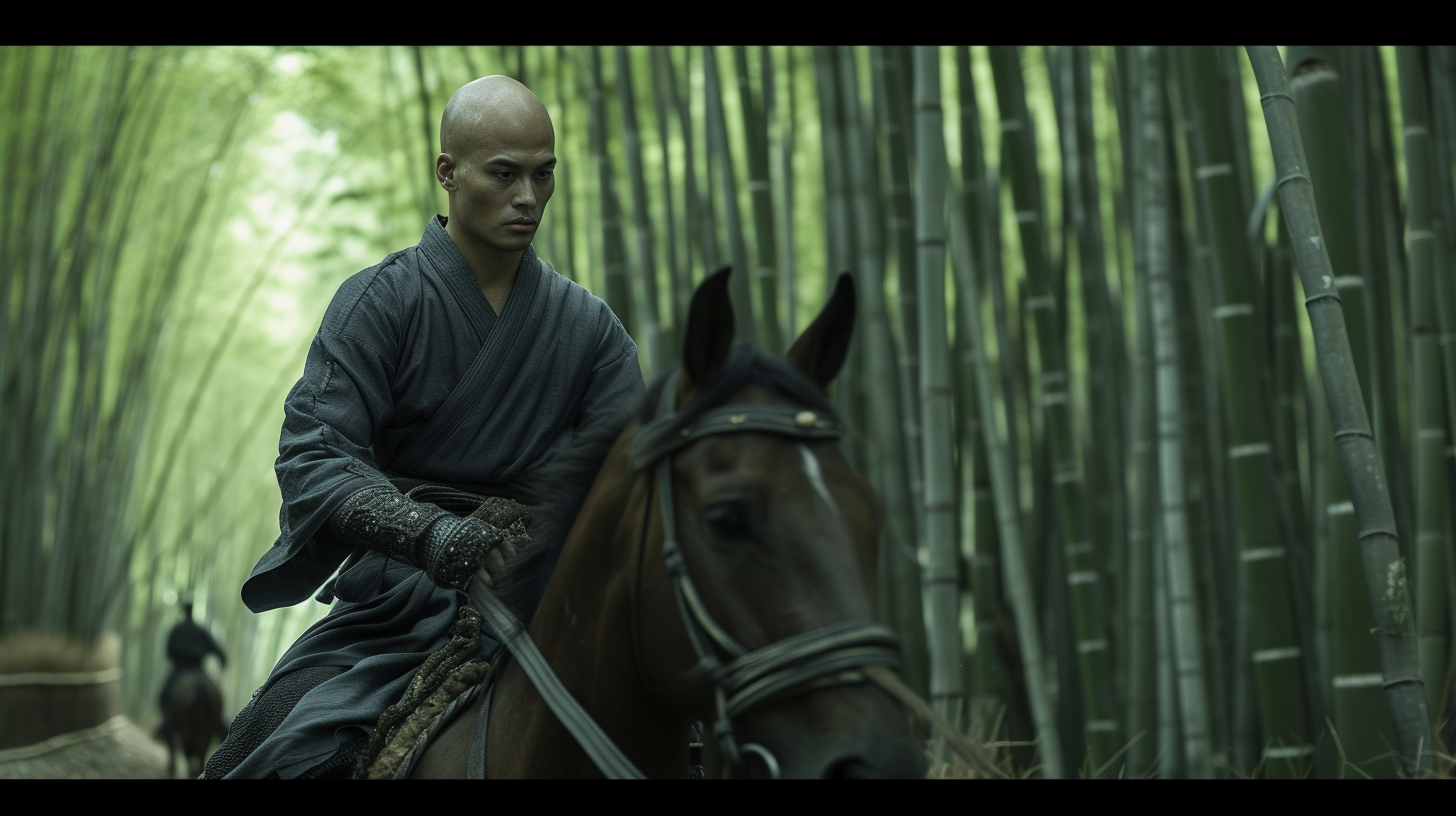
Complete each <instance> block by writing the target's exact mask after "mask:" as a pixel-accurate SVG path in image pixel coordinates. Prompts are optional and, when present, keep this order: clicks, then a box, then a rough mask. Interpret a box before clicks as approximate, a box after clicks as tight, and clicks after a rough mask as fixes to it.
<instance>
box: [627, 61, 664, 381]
mask: <svg viewBox="0 0 1456 816" xmlns="http://www.w3.org/2000/svg"><path fill="white" fill-rule="evenodd" d="M616 58H617V59H616V63H617V66H616V67H617V103H618V105H620V106H621V108H622V152H624V153H626V154H627V178H628V179H629V180H630V182H631V185H630V186H631V190H632V231H633V236H634V237H635V238H636V239H637V240H636V245H637V246H636V249H637V252H636V255H637V257H636V258H635V259H634V260H635V263H634V264H633V265H634V266H635V267H636V270H635V274H632V275H630V277H631V278H632V279H634V280H638V281H640V282H641V283H640V285H638V286H634V287H632V294H633V295H634V296H635V297H636V299H635V300H634V301H633V303H632V312H633V313H634V314H636V315H639V317H638V322H639V323H640V324H641V325H640V326H639V327H638V329H637V331H638V336H639V337H640V338H641V339H642V345H643V346H644V347H645V349H644V350H645V352H646V354H645V355H644V356H645V357H646V358H647V366H646V369H647V370H646V371H644V372H643V376H644V377H651V376H652V375H653V374H654V373H655V372H659V371H662V370H663V366H665V365H667V362H668V359H669V352H668V350H667V346H666V344H664V343H663V337H662V321H661V318H659V316H658V296H657V253H656V252H654V251H653V229H652V211H651V208H650V206H649V204H648V201H647V174H646V171H644V170H643V168H642V136H641V134H640V131H639V129H638V127H637V96H636V94H635V93H633V91H632V58H631V55H630V53H629V52H628V50H627V46H625V45H619V46H617V47H616Z"/></svg>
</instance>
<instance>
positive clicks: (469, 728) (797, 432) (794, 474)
mask: <svg viewBox="0 0 1456 816" xmlns="http://www.w3.org/2000/svg"><path fill="white" fill-rule="evenodd" d="M727 280H728V270H726V269H725V270H722V271H720V272H718V273H717V274H715V275H712V276H710V277H709V278H708V279H707V280H706V281H704V283H703V284H702V285H701V286H700V287H699V288H698V291H697V292H696V293H695V294H694V296H693V301H692V306H691V312H690V315H689V318H688V322H687V329H686V332H685V339H684V348H683V359H682V362H681V365H680V366H679V367H678V368H677V369H675V370H674V371H673V372H670V373H669V374H668V375H665V377H664V378H663V379H661V380H659V381H658V382H657V383H655V384H654V386H653V387H652V388H651V389H649V391H648V398H647V400H646V404H645V406H644V409H643V412H642V414H641V415H640V416H639V417H638V421H636V422H633V423H632V424H631V425H629V426H628V427H627V429H626V430H625V431H623V433H622V435H621V436H620V437H619V438H618V440H617V442H616V444H615V446H614V447H613V448H612V450H611V452H610V453H609V454H608V456H607V459H606V461H605V463H604V464H603V466H602V469H601V471H600V473H599V475H598V476H597V479H596V481H595V483H594V484H593V486H592V489H591V492H590V494H589V495H588V497H587V499H586V503H585V506H584V507H583V508H582V510H581V512H580V514H579V515H578V517H577V519H576V522H575V525H574V526H573V528H572V531H571V533H570V535H569V536H568V537H567V539H566V542H565V544H564V546H563V549H562V552H561V555H560V558H559V560H558V562H557V565H556V567H555V571H554V573H553V574H552V578H551V581H550V584H549V585H548V587H547V589H546V592H545V595H544V596H543V599H542V601H541V604H540V607H539V609H538V611H537V613H536V615H535V617H534V618H533V619H532V620H531V622H530V626H529V629H528V631H529V634H530V636H531V638H532V639H533V640H534V641H535V643H536V644H537V645H539V647H540V649H541V652H542V653H543V654H544V656H545V658H546V660H547V662H548V663H549V664H550V666H551V667H552V668H553V669H554V670H555V672H556V674H557V675H558V676H559V677H560V678H561V681H562V682H563V684H564V685H565V687H566V689H567V690H568V691H569V692H570V693H571V695H572V696H573V697H575V698H576V700H578V701H579V702H580V703H581V705H582V706H583V707H584V708H585V710H586V712H587V713H588V714H589V715H590V717H591V719H593V720H595V722H596V723H597V724H599V725H600V726H601V728H602V729H603V731H604V732H605V734H606V735H607V736H608V737H609V738H610V740H611V741H612V742H613V743H615V744H616V745H617V746H618V747H619V748H620V749H621V751H622V753H623V754H625V756H626V757H627V758H628V759H630V761H631V763H633V764H634V765H635V766H636V768H638V769H640V771H641V772H642V773H643V774H644V775H646V776H649V777H669V778H679V779H681V778H686V777H687V776H688V775H689V771H688V749H687V745H688V743H689V740H690V734H692V733H693V730H692V729H693V725H692V724H693V722H694V721H701V722H704V723H708V724H710V725H711V728H710V729H709V734H707V735H705V741H707V742H709V746H708V747H709V749H710V751H712V750H713V749H717V754H718V756H719V761H720V762H721V763H722V765H723V767H724V770H725V772H726V774H727V775H732V776H752V775H760V776H783V777H831V778H833V777H884V776H893V777H923V776H924V774H925V767H926V765H925V755H924V751H923V748H922V747H921V745H920V744H919V743H918V742H917V739H916V738H915V737H914V736H913V734H912V731H911V727H910V723H909V721H908V718H907V715H906V711H905V710H904V709H903V708H902V707H901V706H900V704H899V703H898V702H896V701H895V699H894V698H892V697H891V696H890V695H889V694H887V693H886V692H885V691H884V690H882V689H881V688H880V687H879V686H877V685H873V684H871V683H869V682H867V676H868V673H869V672H870V671H871V670H876V671H885V670H888V668H889V667H891V666H893V665H894V663H895V661H896V657H895V655H896V654H897V650H898V646H897V645H896V644H895V642H894V638H893V635H892V634H890V633H889V631H888V630H887V629H885V628H884V627H881V626H879V625H877V624H874V623H873V621H874V605H873V600H872V599H873V588H874V586H875V581H874V566H875V548H876V541H877V538H878V533H879V530H880V523H881V518H880V504H879V501H878V498H877V497H876V495H875V493H874V491H873V490H872V488H870V486H869V485H867V484H866V483H865V482H864V481H863V480H861V479H860V478H859V477H858V476H857V475H855V473H854V472H853V470H852V469H851V468H850V466H849V464H848V462H847V461H846V460H845V459H844V457H843V456H842V455H841V454H840V452H839V450H838V447H837V445H836V443H835V438H837V437H838V436H839V426H838V424H837V422H838V421H837V419H836V418H835V417H834V412H833V410H832V409H831V408H830V407H829V404H828V403H827V401H826V399H825V397H824V390H825V389H827V387H828V385H829V383H830V381H831V380H833V378H834V377H835V375H836V374H837V373H838V372H839V369H840V367H841V365H842V364H843V362H844V359H845V355H846V352H847V349H848V346H849V337H850V333H851V331H852V328H853V323H854V312H855V297H854V287H853V284H852V281H851V279H850V278H849V276H847V275H845V276H841V278H840V280H839V282H838V284H837V286H836V288H835V290H834V293H833V295H832V297H831V298H830V300H829V302H828V303H827V304H826V305H825V307H824V310H823V312H822V313H821V314H820V315H819V317H818V318H817V319H816V320H815V321H814V323H813V324H812V325H810V326H809V328H808V329H807V330H805V332H804V334H803V335H802V336H800V337H799V338H798V340H796V341H795V343H794V345H793V347H792V348H790V349H789V351H788V354H787V355H786V358H778V357H774V356H770V355H767V354H764V353H762V352H759V351H755V350H753V349H751V348H750V347H747V346H740V347H738V348H733V347H732V338H733V313H732V308H731V306H730V304H729V298H728V289H727ZM664 513H667V514H668V515H667V517H668V518H671V519H674V522H673V523H672V524H671V527H672V528H673V532H674V535H671V536H665V535H664V530H665V529H666V528H667V527H668V525H667V524H666V523H664V521H663V518H664ZM870 667H873V669H871V668H870ZM861 669H863V670H864V671H861ZM483 706H484V707H485V712H486V714H487V716H486V717H485V718H483V719H481V718H479V717H478V715H479V714H480V713H481V709H482V707H483ZM479 722H484V723H485V725H486V727H485V729H484V732H483V735H482V737H481V739H480V740H476V739H475V735H476V733H477V732H476V729H477V727H478V726H477V724H478V723H479ZM482 748H483V753H484V763H483V767H484V771H485V775H486V776H488V777H599V776H600V775H601V771H599V770H598V767H599V766H598V765H597V764H595V763H594V761H593V760H592V759H591V758H590V756H589V754H588V753H587V752H586V751H585V750H584V749H583V748H582V747H581V745H580V744H579V743H578V742H577V740H576V739H575V738H573V737H572V736H571V734H570V733H569V732H568V730H567V729H566V727H564V726H563V724H562V722H561V720H560V719H559V718H558V717H557V715H556V714H554V713H553V712H552V710H551V709H550V708H548V706H547V704H546V703H545V701H544V700H543V697H542V695H541V693H540V692H539V691H538V689H537V688H536V686H535V685H534V684H533V682H532V680H531V679H530V678H528V677H527V675H526V674H525V673H524V671H523V670H522V668H521V664H520V662H519V661H518V660H509V659H508V660H506V661H505V662H504V663H503V664H498V673H497V678H496V680H495V683H494V687H493V688H492V689H491V690H490V691H489V692H488V693H487V694H485V695H482V696H481V699H479V700H477V701H475V702H474V703H473V704H471V705H470V706H469V707H468V708H466V709H465V710H464V711H463V713H462V714H461V715H460V716H458V717H456V718H455V719H454V720H453V721H452V722H451V723H450V724H449V725H448V726H446V727H445V728H444V729H443V730H442V731H441V732H440V733H439V735H438V737H437V738H436V739H435V740H434V741H433V742H432V743H431V744H430V745H429V746H427V747H426V749H425V750H424V752H423V754H422V756H421V758H420V760H419V762H418V763H417V764H415V766H414V768H413V770H412V772H411V774H412V776H413V777H415V778H430V777H462V776H466V775H467V769H468V768H469V767H471V765H470V762H471V760H470V757H471V755H472V754H474V755H475V757H477V759H476V760H475V762H476V764H477V766H478V765H479V759H478V757H479V754H480V753H481V749H482Z"/></svg>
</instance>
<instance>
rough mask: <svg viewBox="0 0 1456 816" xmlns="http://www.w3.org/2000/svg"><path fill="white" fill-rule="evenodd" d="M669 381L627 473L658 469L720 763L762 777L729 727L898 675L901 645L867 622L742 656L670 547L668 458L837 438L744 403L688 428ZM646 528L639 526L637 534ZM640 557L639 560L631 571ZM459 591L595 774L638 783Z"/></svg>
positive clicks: (539, 666) (513, 629) (534, 653)
mask: <svg viewBox="0 0 1456 816" xmlns="http://www.w3.org/2000/svg"><path fill="white" fill-rule="evenodd" d="M677 379H678V372H677V371H676V370H674V371H673V372H672V373H671V374H670V375H668V379H667V381H666V382H665V383H664V388H663V391H662V399H661V402H660V403H659V406H658V411H657V417H656V418H655V419H653V420H651V421H649V422H647V423H646V424H644V425H642V426H641V427H640V428H638V430H637V433H636V435H635V436H634V437H633V439H632V444H631V448H630V449H629V452H628V463H629V467H630V468H631V469H632V470H633V471H634V472H640V471H643V470H646V469H648V468H651V467H655V468H656V473H655V478H656V480H657V485H656V489H657V491H658V492H659V493H660V495H661V499H660V501H659V505H660V506H661V508H662V555H663V561H664V563H665V565H666V567H667V572H668V576H669V578H670V579H671V581H672V587H673V595H674V597H675V598H676V600H677V607H678V613H679V615H680V616H681V618H682V622H683V628H684V629H686V631H687V634H688V640H689V642H691V643H692V647H693V651H694V653H695V654H696V656H697V664H696V668H697V669H698V670H700V671H701V672H702V673H704V674H705V675H706V676H707V677H709V678H710V679H711V680H712V681H713V696H714V702H715V706H716V709H717V720H716V721H715V722H714V724H713V734H714V736H715V737H716V738H717V740H718V745H719V748H720V749H721V751H722V755H723V758H724V760H726V762H727V765H728V767H729V768H734V767H739V766H742V765H743V764H744V755H745V754H751V755H757V756H758V757H759V758H760V759H761V760H762V761H763V762H764V764H765V766H766V767H767V770H768V772H769V775H770V776H777V775H778V760H777V759H776V758H775V757H774V755H773V754H772V753H771V752H770V751H769V750H768V749H767V748H765V747H763V746H762V745H759V744H757V743H744V744H742V745H740V744H739V742H738V740H737V737H736V736H735V734H734V730H733V721H734V720H735V719H736V718H738V717H740V716H742V715H743V714H744V713H745V712H747V711H749V710H750V709H753V708H755V707H757V706H760V705H763V704H766V703H769V702H772V701H775V700H780V699H783V698H785V697H789V696H793V695H797V694H803V693H807V692H809V691H813V690H816V689H821V688H828V687H832V686H840V685H848V684H852V683H863V682H870V681H871V680H872V678H871V677H869V676H868V674H867V673H866V672H865V671H864V670H865V669H868V668H870V667H888V668H889V669H892V670H896V669H898V668H899V666H900V644H899V640H898V639H897V638H896V637H895V633H894V631H893V630H892V629H890V628H889V627H888V626H883V625H881V624H877V623H870V622H868V621H841V622H838V623H832V624H829V625H828V626H824V627H821V628H819V629H815V630H813V631H809V632H803V633H800V634H797V635H791V636H790V637H787V638H784V639H783V640H779V641H776V642H774V643H770V644H768V645H767V646H763V647H761V648H758V649H752V650H750V649H747V648H745V647H743V646H742V645H741V644H739V643H738V641H737V640H735V639H734V638H733V636H732V635H731V634H729V633H728V630H727V629H726V628H724V627H723V626H722V625H720V624H719V623H718V621H717V620H715V619H714V618H713V616H712V614H711V613H710V612H709V611H708V608H707V606H705V605H704V603H703V599H702V595H701V593H699V592H698V589H697V585H696V584H694V583H693V579H692V576H691V575H690V574H689V573H688V568H687V561H686V559H685V558H684V557H683V552H682V547H681V545H680V544H679V542H678V538H677V517H676V507H675V503H674V501H673V493H672V455H673V454H674V453H676V452H677V451H680V450H682V449H683V448H685V447H687V446H688V445H690V444H692V443H694V442H696V441H698V440H700V439H703V438H704V437H708V436H715V435H718V434H725V433H739V432H744V431H753V432H757V433H770V434H775V435H778V436H787V437H790V438H794V439H809V440H822V439H838V438H839V437H840V436H841V435H842V434H841V430H840V426H839V424H838V423H837V422H836V421H835V420H834V419H833V418H831V417H826V416H823V415H821V414H819V413H817V412H815V411H806V410H801V409H794V408H790V407H787V406H781V405H762V404H746V403H743V404H732V405H724V406H721V407H717V408H712V409H709V410H706V411H703V412H702V413H701V414H699V415H697V416H696V417H694V418H693V420H692V424H690V425H684V423H683V422H682V419H681V417H680V416H679V415H678V413H677V412H675V411H674V403H675V400H676V394H677V387H676V386H677ZM689 407H691V406H689ZM650 506H651V499H650V497H649V500H648V507H649V508H650ZM645 527H646V525H645V524H644V536H645ZM642 555H643V553H639V554H638V558H639V571H640V566H641V559H642ZM466 591H467V593H468V594H469V596H470V600H471V603H472V604H473V605H474V606H475V607H476V609H478V610H479V611H480V612H481V614H482V616H483V617H484V621H485V623H486V624H488V625H489V626H491V627H492V628H493V629H494V630H496V631H495V632H493V633H491V634H492V635H493V636H495V637H497V638H498V639H499V640H500V641H501V642H502V643H503V644H504V645H505V647H506V648H507V649H509V650H510V652H511V654H512V655H513V656H514V657H515V658H516V660H517V661H518V662H519V663H520V665H521V668H522V670H523V671H524V672H525V673H526V675H527V676H528V677H529V678H530V680H531V682H532V683H534V684H535V686H536V689H537V690H538V691H539V692H540V694H541V697H542V699H543V700H544V701H545V702H546V704H547V706H548V707H549V708H551V710H552V711H553V712H555V714H556V716H557V717H558V718H560V720H561V723H562V725H564V726H565V727H566V729H567V731H569V732H570V733H571V735H572V736H573V737H575V738H576V740H577V742H578V744H580V745H581V747H582V750H583V751H585V752H586V754H587V756H589V757H591V759H592V761H593V762H594V763H596V766H597V768H598V769H600V770H601V771H602V773H603V774H604V775H605V776H607V777H608V778H618V779H620V778H638V779H640V778H642V776H643V775H642V772H641V771H640V770H638V769H637V767H636V766H635V765H634V764H633V763H632V761H631V760H630V759H628V758H627V757H626V755H625V754H623V753H622V751H621V749H620V748H618V747H617V746H616V744H615V743H613V742H612V740H611V738H610V737H608V736H607V735H606V732H604V731H602V729H601V726H599V725H597V723H596V722H595V721H594V720H592V718H591V716H590V715H589V714H587V713H586V710H585V709H583V708H582V707H581V704H580V703H578V702H577V701H576V699H575V698H574V697H572V695H571V693H570V692H569V691H567V690H566V687H565V686H563V685H562V683H561V680H560V678H558V677H557V676H556V673H555V672H553V671H552V670H551V667H550V665H549V664H547V662H546V659H545V657H544V656H543V655H542V654H541V652H540V650H539V649H538V648H537V647H536V645H535V643H534V642H533V641H532V640H531V638H530V636H529V635H528V634H527V633H526V630H525V628H524V627H522V626H521V624H520V622H519V621H518V620H516V618H515V616H514V615H513V614H511V612H510V611H509V610H508V609H507V608H506V607H505V605H504V604H503V603H501V601H500V599H499V598H497V597H496V596H495V594H494V593H493V592H492V591H490V589H489V588H487V587H485V586H484V584H482V583H481V582H480V581H471V582H470V584H469V585H468V586H467V588H466ZM634 628H635V621H634ZM634 637H636V633H635V632H634ZM725 658H726V659H725ZM639 671H640V669H639ZM644 679H645V675H644ZM876 682H878V681H876Z"/></svg>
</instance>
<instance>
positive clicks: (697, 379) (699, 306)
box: [682, 266, 733, 389]
mask: <svg viewBox="0 0 1456 816" xmlns="http://www.w3.org/2000/svg"><path fill="white" fill-rule="evenodd" d="M729 271H730V270H729V267H726V266H725V267H723V268H722V269H719V270H718V271H717V272H714V273H713V274H711V275H709V276H708V277H707V278H706V279H704V280H703V282H702V283H701V284H699V285H698V290H697V291H696V292H693V302H692V305H691V306H689V307H688V323H687V330H686V331H684V332H683V356H682V361H683V367H682V371H683V374H685V375H686V377H687V382H685V383H683V384H682V387H683V388H685V389H686V388H702V387H703V386H704V385H707V384H708V382H710V381H711V380H712V379H713V378H714V377H716V376H717V375H718V371H719V369H721V368H722V367H723V361H724V360H725V359H727V357H728V350H729V349H730V348H731V347H732V345H733V304H732V303H731V302H730V301H729V299H728V274H729Z"/></svg>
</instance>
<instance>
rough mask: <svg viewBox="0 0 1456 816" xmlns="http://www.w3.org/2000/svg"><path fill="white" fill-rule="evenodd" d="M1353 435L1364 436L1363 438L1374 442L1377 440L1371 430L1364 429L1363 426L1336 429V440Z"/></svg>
mask: <svg viewBox="0 0 1456 816" xmlns="http://www.w3.org/2000/svg"><path fill="white" fill-rule="evenodd" d="M1352 436H1353V437H1359V438H1363V439H1369V440H1370V441H1371V442H1374V441H1375V437H1374V436H1372V435H1371V434H1370V432H1369V431H1367V430H1364V429H1362V428H1346V429H1345V430H1343V431H1335V441H1336V442H1338V441H1340V440H1341V439H1346V438H1348V437H1352Z"/></svg>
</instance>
